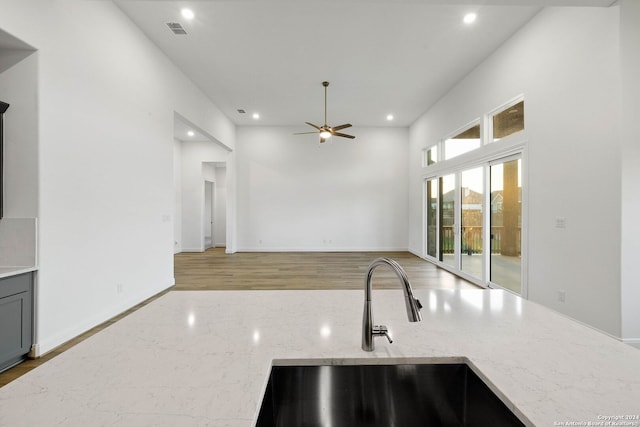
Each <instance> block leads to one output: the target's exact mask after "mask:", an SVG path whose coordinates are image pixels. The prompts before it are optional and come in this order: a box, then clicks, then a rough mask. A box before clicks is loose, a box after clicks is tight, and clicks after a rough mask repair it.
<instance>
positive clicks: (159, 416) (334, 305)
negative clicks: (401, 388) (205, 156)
mask: <svg viewBox="0 0 640 427" xmlns="http://www.w3.org/2000/svg"><path fill="white" fill-rule="evenodd" d="M414 293H415V295H416V296H417V297H418V298H419V299H420V300H421V301H422V304H423V306H424V308H423V310H422V315H423V321H422V322H420V323H409V322H408V321H407V319H406V313H405V308H404V301H403V294H402V291H401V290H400V289H398V290H374V291H373V313H374V322H376V323H382V324H386V325H387V326H388V327H389V329H390V330H391V332H392V334H393V336H394V342H393V344H389V343H387V342H386V340H384V339H380V338H377V339H376V350H375V351H374V352H371V353H367V352H364V351H362V350H361V349H360V340H361V336H360V334H361V319H362V306H363V292H362V291H237V292H236V291H209V292H207V291H193V292H179V291H174V292H170V293H168V294H166V295H164V296H162V297H161V298H159V299H158V300H156V301H154V302H152V303H151V304H149V305H147V306H145V307H143V308H141V309H140V310H138V311H136V312H134V313H133V314H131V315H129V316H127V317H126V318H124V319H123V320H121V321H119V322H117V323H115V324H114V325H113V326H110V327H109V328H107V329H105V330H103V331H102V332H100V333H98V334H96V335H94V336H93V337H91V338H89V339H87V340H86V341H84V342H82V343H80V344H78V345H77V346H75V347H73V348H72V349H70V350H68V351H67V352H65V353H63V354H61V355H60V356H57V357H56V358H54V359H52V360H51V361H49V362H47V363H46V364H44V365H42V366H40V367H39V368H37V369H35V370H33V371H31V372H29V373H28V374H26V375H24V376H23V377H21V378H19V379H18V380H16V381H14V382H12V383H10V384H8V385H7V386H5V387H3V388H1V389H0V425H3V426H4V425H11V426H44V425H46V426H49V425H64V426H81V425H123V426H132V425H135V426H138V425H154V426H156V425H160V426H162V425H167V426H169V425H172V426H174V425H180V426H190V425H210V426H217V427H218V426H250V425H252V424H253V422H254V417H255V416H256V414H257V411H258V409H259V405H260V400H261V396H262V392H263V390H264V387H265V385H266V379H267V375H268V373H269V368H270V366H271V364H272V361H273V360H274V359H293V360H308V359H317V360H319V361H323V362H326V363H353V362H354V361H357V360H360V359H367V361H368V362H372V363H384V362H387V361H389V360H392V361H402V360H408V359H420V360H425V358H427V359H428V358H447V357H464V358H467V359H468V360H469V361H470V362H471V363H472V364H473V365H474V366H475V367H476V368H478V369H479V370H480V371H481V373H482V374H483V376H484V377H486V378H487V379H488V380H489V381H490V382H491V384H492V386H493V388H494V389H495V390H497V391H498V393H499V394H500V395H504V396H506V398H507V399H508V400H509V402H511V404H513V405H514V406H515V407H516V408H517V411H516V412H517V413H518V414H520V416H522V417H523V420H524V421H525V422H526V424H528V425H536V426H557V425H562V424H561V423H574V424H572V425H587V423H589V422H591V423H592V424H591V425H598V424H597V423H599V422H602V424H601V425H607V424H606V422H607V421H614V422H622V421H624V420H622V419H618V420H617V421H616V420H613V419H608V418H607V417H617V416H636V415H638V414H640V351H638V350H637V349H634V348H632V347H629V346H627V345H625V344H622V343H620V342H618V341H616V340H615V339H612V338H610V337H608V336H606V335H604V334H602V333H599V332H597V331H595V330H592V329H590V328H588V327H585V326H583V325H581V324H578V323H576V322H574V321H571V320H569V319H567V318H565V317H563V316H561V315H559V314H557V313H554V312H552V311H551V310H548V309H546V308H544V307H541V306H539V305H537V304H533V303H530V302H528V301H525V300H522V299H520V298H518V297H516V296H513V295H511V294H509V293H508V292H504V291H498V290H491V291H488V290H459V291H456V290H419V289H418V290H414ZM628 422H629V423H628V424H611V423H610V424H609V425H630V426H634V425H635V426H639V425H640V422H638V420H630V421H628ZM578 423H583V424H578ZM564 425H570V424H564Z"/></svg>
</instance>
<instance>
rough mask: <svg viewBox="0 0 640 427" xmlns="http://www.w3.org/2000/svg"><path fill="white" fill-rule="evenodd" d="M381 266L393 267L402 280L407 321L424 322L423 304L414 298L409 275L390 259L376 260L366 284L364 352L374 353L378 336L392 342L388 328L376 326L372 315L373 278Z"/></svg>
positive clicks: (369, 269)
mask: <svg viewBox="0 0 640 427" xmlns="http://www.w3.org/2000/svg"><path fill="white" fill-rule="evenodd" d="M380 265H388V266H389V267H391V269H393V271H394V272H395V273H396V276H398V279H400V283H401V285H402V290H403V292H404V302H405V306H406V308H407V319H408V320H409V322H419V321H421V320H422V316H421V315H420V309H421V308H422V304H420V301H419V300H418V299H417V298H415V297H414V296H413V291H412V289H411V283H409V279H408V278H407V274H406V273H405V271H404V270H403V269H402V267H401V266H400V264H398V263H397V262H396V261H394V260H392V259H390V258H378V259H375V260H374V261H373V262H371V264H369V268H368V269H367V276H366V278H365V282H364V313H363V315H362V349H363V350H364V351H373V349H374V348H375V345H374V342H373V338H374V337H376V336H385V337H387V339H388V340H389V342H392V341H391V338H390V337H389V334H388V331H387V327H386V326H382V325H381V326H377V325H376V326H374V325H373V315H372V314H371V277H372V276H373V272H374V270H375V269H376V268H377V267H378V266H380Z"/></svg>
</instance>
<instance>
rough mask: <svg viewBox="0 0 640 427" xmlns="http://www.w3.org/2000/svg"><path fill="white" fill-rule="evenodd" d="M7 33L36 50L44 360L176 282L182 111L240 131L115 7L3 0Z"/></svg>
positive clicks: (0, 17)
mask: <svg viewBox="0 0 640 427" xmlns="http://www.w3.org/2000/svg"><path fill="white" fill-rule="evenodd" d="M79 17H81V19H79ZM0 28H2V29H3V30H5V31H6V32H8V33H10V34H12V35H14V36H16V37H17V38H20V39H22V40H24V41H25V42H26V43H28V44H30V45H32V46H34V47H35V48H37V49H38V91H39V97H38V108H39V119H38V128H39V153H38V155H39V172H40V174H39V190H40V191H39V194H40V195H39V209H40V213H39V258H40V271H39V274H38V277H39V280H38V281H39V285H38V290H37V319H36V328H37V342H38V344H39V350H38V351H39V353H43V352H46V351H48V350H50V349H52V348H54V347H55V346H56V345H58V344H61V343H63V342H65V341H66V340H68V339H70V338H72V337H74V336H76V335H78V334H79V333H81V332H83V331H85V330H87V329H89V328H91V327H93V326H95V325H97V324H99V323H100V322H102V321H104V320H106V319H108V318H110V317H112V316H113V315H115V314H117V313H119V312H121V311H123V310H126V309H127V308H129V307H131V306H133V305H134V304H136V303H137V302H139V301H141V300H144V299H146V298H148V297H149V296H151V295H153V294H155V293H157V292H159V291H161V290H162V289H164V288H166V287H168V286H170V285H172V283H173V247H174V244H173V242H174V227H173V224H172V218H173V212H174V208H175V204H174V198H175V196H174V190H173V172H172V170H173V154H174V147H173V120H174V112H179V113H180V114H181V115H182V116H184V117H188V118H189V120H190V121H191V122H193V123H196V124H197V125H198V126H199V127H200V128H201V129H204V130H206V131H207V132H208V133H209V134H211V135H213V136H215V137H216V138H217V139H218V140H219V141H220V142H222V143H223V144H226V145H228V146H229V147H233V146H234V144H235V141H234V138H235V127H234V125H233V124H232V123H231V122H230V121H229V120H228V119H227V118H226V117H225V116H224V115H222V114H221V113H220V111H219V109H218V108H217V107H216V106H215V105H214V104H213V103H212V102H211V101H210V100H209V99H207V98H206V96H205V95H204V94H203V93H202V92H201V91H200V90H199V89H198V88H197V87H196V86H195V85H194V84H193V83H192V82H191V81H190V80H188V79H187V78H186V77H185V76H184V75H183V74H182V73H181V72H180V71H179V70H178V69H177V68H176V67H175V65H174V64H173V63H172V62H171V61H169V60H168V59H167V58H166V57H165V56H164V55H163V54H162V53H161V52H160V51H159V50H158V48H157V47H156V46H155V45H154V44H153V43H151V42H150V41H149V40H148V39H147V38H146V37H145V36H144V35H143V34H142V32H141V31H140V30H139V29H138V28H137V27H135V26H134V25H133V24H132V23H131V22H130V21H129V20H128V18H126V16H125V15H124V14H123V13H122V12H121V11H120V10H119V9H118V8H117V7H116V6H115V5H114V4H113V3H111V2H93V1H90V2H87V1H81V0H58V1H53V0H34V1H29V2H25V1H23V0H3V1H2V13H1V14H0Z"/></svg>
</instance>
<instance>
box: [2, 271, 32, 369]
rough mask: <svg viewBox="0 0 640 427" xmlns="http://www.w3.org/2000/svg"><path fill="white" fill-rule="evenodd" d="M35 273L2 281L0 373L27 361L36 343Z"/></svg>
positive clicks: (6, 278)
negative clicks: (34, 317)
mask: <svg viewBox="0 0 640 427" xmlns="http://www.w3.org/2000/svg"><path fill="white" fill-rule="evenodd" d="M32 313H33V273H24V274H20V275H17V276H11V277H5V278H3V279H0V372H1V371H3V370H5V369H7V368H9V367H11V366H13V365H15V364H17V363H19V362H20V361H22V360H23V359H25V358H26V356H27V353H29V350H30V348H31V344H32V342H33V333H32V329H33V325H32V324H33V316H32Z"/></svg>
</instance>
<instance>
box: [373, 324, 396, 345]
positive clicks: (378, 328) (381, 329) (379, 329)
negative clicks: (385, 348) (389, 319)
mask: <svg viewBox="0 0 640 427" xmlns="http://www.w3.org/2000/svg"><path fill="white" fill-rule="evenodd" d="M371 335H373V336H374V337H375V336H382V335H384V336H385V337H387V340H389V344H391V343H393V340H392V339H391V336H390V335H389V330H388V329H387V327H386V326H384V325H375V326H374V327H373V330H372V331H371Z"/></svg>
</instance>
